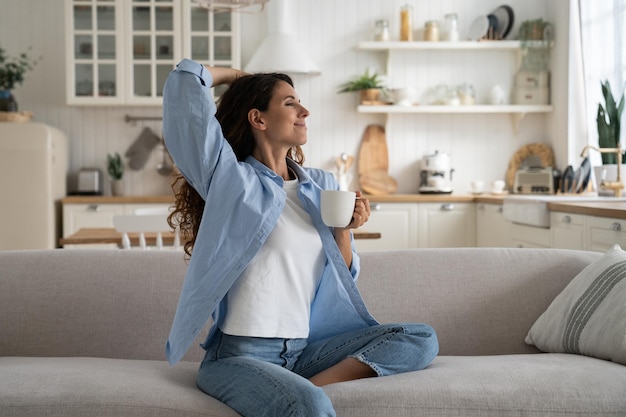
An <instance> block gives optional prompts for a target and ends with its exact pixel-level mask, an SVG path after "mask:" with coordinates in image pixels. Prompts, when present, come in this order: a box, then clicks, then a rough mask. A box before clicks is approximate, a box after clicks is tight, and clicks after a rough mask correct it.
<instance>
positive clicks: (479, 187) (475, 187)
mask: <svg viewBox="0 0 626 417" xmlns="http://www.w3.org/2000/svg"><path fill="white" fill-rule="evenodd" d="M470 190H471V192H472V193H474V194H480V193H483V192H485V182H484V181H482V180H474V181H472V182H470Z"/></svg>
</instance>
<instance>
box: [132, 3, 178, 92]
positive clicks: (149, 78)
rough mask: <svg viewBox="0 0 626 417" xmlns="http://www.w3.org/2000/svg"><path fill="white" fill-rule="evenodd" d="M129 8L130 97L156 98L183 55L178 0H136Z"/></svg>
mask: <svg viewBox="0 0 626 417" xmlns="http://www.w3.org/2000/svg"><path fill="white" fill-rule="evenodd" d="M130 8H131V9H130V31H129V35H130V39H129V42H128V44H129V45H130V46H131V48H132V50H131V51H130V54H129V55H130V65H129V69H130V71H131V76H129V77H128V78H129V80H130V83H131V87H130V101H131V102H135V103H142V102H148V101H155V99H158V98H160V97H162V96H163V84H164V83H165V79H166V78H167V76H168V74H169V73H170V71H171V70H172V69H173V68H174V66H175V64H176V62H177V61H178V60H179V59H180V55H181V54H180V47H179V46H177V45H180V35H179V34H180V23H179V22H180V12H179V10H180V6H179V1H171V0H170V1H167V0H133V1H131V2H130Z"/></svg>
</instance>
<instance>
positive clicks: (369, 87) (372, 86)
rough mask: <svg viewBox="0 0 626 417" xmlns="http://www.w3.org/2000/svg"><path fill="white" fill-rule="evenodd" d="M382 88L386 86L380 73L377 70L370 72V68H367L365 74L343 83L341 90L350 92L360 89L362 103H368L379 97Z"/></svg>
mask: <svg viewBox="0 0 626 417" xmlns="http://www.w3.org/2000/svg"><path fill="white" fill-rule="evenodd" d="M382 88H384V85H383V81H382V79H381V76H380V74H378V73H377V72H376V71H374V72H371V73H370V70H369V68H366V69H365V72H364V73H363V74H361V75H359V76H357V77H355V78H354V79H352V80H350V81H347V82H345V83H344V84H342V85H341V87H340V90H339V92H340V93H348V92H355V91H358V92H359V93H360V99H361V103H366V102H368V101H375V100H376V99H378V94H379V93H380V90H381V89H382Z"/></svg>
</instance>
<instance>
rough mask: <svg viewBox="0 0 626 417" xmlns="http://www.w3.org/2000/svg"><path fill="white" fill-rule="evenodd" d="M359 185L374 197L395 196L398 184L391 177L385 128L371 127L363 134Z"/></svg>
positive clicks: (360, 151)
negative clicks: (382, 195)
mask: <svg viewBox="0 0 626 417" xmlns="http://www.w3.org/2000/svg"><path fill="white" fill-rule="evenodd" d="M358 164H359V167H358V171H359V184H360V185H361V188H362V189H363V191H365V192H366V193H368V194H372V195H381V194H393V193H395V192H396V191H397V190H398V183H397V182H396V180H395V179H393V178H392V177H390V176H389V153H388V150H387V138H386V136H385V128H384V127H382V126H380V125H369V126H367V127H366V128H365V132H363V138H362V139H361V149H360V150H359V162H358Z"/></svg>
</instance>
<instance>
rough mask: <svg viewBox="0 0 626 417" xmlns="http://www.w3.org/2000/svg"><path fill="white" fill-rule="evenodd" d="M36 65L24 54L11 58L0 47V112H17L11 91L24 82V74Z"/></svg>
mask: <svg viewBox="0 0 626 417" xmlns="http://www.w3.org/2000/svg"><path fill="white" fill-rule="evenodd" d="M36 63H37V61H36V60H32V59H31V58H29V57H28V55H27V54H26V53H22V54H20V55H19V56H18V57H17V58H11V57H9V56H8V55H7V53H6V51H5V50H4V48H2V47H0V111H8V112H17V107H18V106H17V102H16V101H15V98H14V97H13V94H12V93H11V91H12V90H13V89H14V88H15V86H16V85H19V84H22V83H23V82H24V74H25V73H26V72H27V71H29V70H31V69H33V67H34V66H35V64H36Z"/></svg>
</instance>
